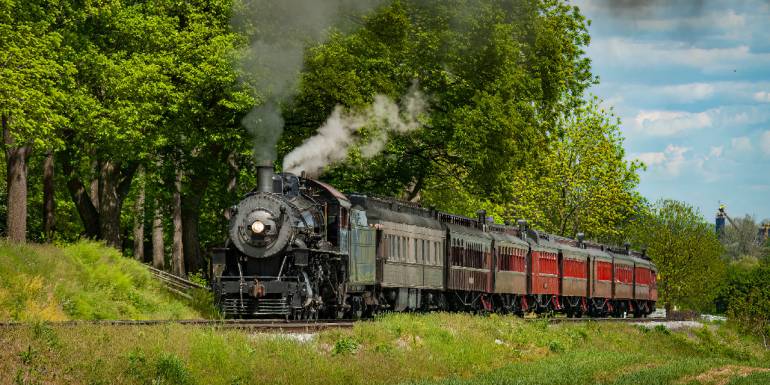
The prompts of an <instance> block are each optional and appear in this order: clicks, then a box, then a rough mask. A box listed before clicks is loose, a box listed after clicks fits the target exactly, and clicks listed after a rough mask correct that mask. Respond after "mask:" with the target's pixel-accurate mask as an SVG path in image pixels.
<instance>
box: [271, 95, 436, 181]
mask: <svg viewBox="0 0 770 385" xmlns="http://www.w3.org/2000/svg"><path fill="white" fill-rule="evenodd" d="M401 104H402V107H401V108H400V107H399V106H398V104H396V103H395V102H394V101H393V100H391V99H390V98H388V97H387V96H385V95H376V96H375V97H374V103H372V104H371V105H369V106H368V107H366V108H365V109H363V110H361V111H346V110H345V109H344V108H343V107H342V106H339V105H338V106H336V107H335V108H334V111H332V113H331V115H329V117H328V118H327V119H326V122H325V123H324V125H323V126H321V127H320V128H319V129H318V134H316V135H315V136H312V137H310V138H308V139H306V140H305V141H304V142H303V143H302V145H301V146H299V147H297V148H295V149H294V150H293V151H292V152H290V153H289V154H287V155H286V157H284V158H283V170H284V171H286V172H290V173H293V174H299V173H300V172H302V171H305V173H306V174H307V175H308V176H311V177H312V176H318V175H319V174H320V173H321V171H323V169H324V167H326V166H328V165H330V164H332V163H335V162H340V161H342V160H345V158H347V156H348V151H349V150H350V148H351V147H352V146H354V145H355V146H358V147H359V148H360V151H361V155H362V156H363V157H364V158H371V157H373V156H375V155H377V154H379V153H380V152H381V151H382V150H383V149H384V148H385V143H387V141H388V137H389V136H390V135H391V134H404V133H407V132H411V131H414V130H416V129H418V128H420V127H421V125H420V122H419V121H418V117H419V116H420V115H422V114H423V113H424V112H425V109H426V106H427V104H426V102H425V99H424V96H423V94H422V92H420V91H419V90H418V88H417V86H416V84H415V85H413V86H412V88H411V89H410V91H409V93H407V94H406V95H405V96H404V97H403V98H402V100H401ZM365 127H366V128H371V129H372V130H373V133H374V136H373V138H370V139H367V140H365V139H364V138H362V136H360V135H358V134H359V133H360V131H361V129H362V128H365Z"/></svg>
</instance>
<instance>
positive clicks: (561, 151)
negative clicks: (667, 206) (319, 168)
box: [425, 101, 642, 240]
mask: <svg viewBox="0 0 770 385" xmlns="http://www.w3.org/2000/svg"><path fill="white" fill-rule="evenodd" d="M564 115H565V116H563V117H561V118H560V119H559V120H558V122H557V127H558V128H559V132H560V133H561V135H559V136H557V137H556V138H554V139H553V140H552V141H551V142H550V145H549V146H548V147H546V148H544V149H543V153H542V155H541V156H540V157H537V158H533V159H532V160H531V161H530V162H528V163H527V164H525V165H524V166H523V167H521V168H519V169H515V170H512V171H510V172H509V173H508V175H510V176H509V179H508V182H507V183H505V187H506V188H507V189H508V191H509V195H510V196H511V197H512V198H511V200H510V201H508V202H504V203H500V204H495V203H493V202H477V203H475V204H477V206H476V207H475V208H473V207H467V206H466V207H464V205H466V203H461V204H460V206H459V207H452V209H453V210H454V211H458V212H465V213H468V212H469V211H471V212H472V210H477V209H479V208H481V207H484V208H486V209H487V212H488V213H490V214H493V215H494V216H497V218H498V219H511V220H512V219H518V218H524V219H527V220H528V221H529V222H530V224H531V225H533V226H534V227H536V228H539V229H541V230H545V231H548V232H550V233H554V234H559V235H562V236H568V237H574V236H575V235H576V234H577V233H578V232H583V233H585V234H586V235H587V236H589V237H592V238H595V239H602V240H608V239H613V240H614V239H617V238H620V237H622V233H623V231H624V226H625V225H626V224H627V223H628V221H629V220H630V219H631V218H632V217H633V216H634V215H636V213H637V211H638V209H639V207H640V206H641V203H642V202H641V200H642V198H641V196H640V195H639V194H638V193H637V192H636V191H635V190H634V189H635V188H636V186H637V184H638V183H639V176H638V174H637V170H638V169H639V168H640V167H641V164H640V163H638V162H634V161H631V162H629V161H626V160H625V159H624V156H625V151H624V149H623V138H622V136H621V132H620V128H619V127H618V124H617V121H616V120H613V119H612V117H611V116H609V115H607V114H606V113H605V112H604V111H602V110H600V109H599V107H598V105H597V104H596V103H595V101H592V102H589V103H586V104H584V105H582V106H579V107H577V108H575V109H574V110H573V111H569V112H567V113H565V114H564ZM455 182H456V181H455V180H451V179H450V180H433V181H432V183H433V188H432V189H431V190H430V191H429V192H426V196H425V197H426V201H428V202H435V203H433V204H438V203H439V202H441V201H444V200H446V199H448V197H447V195H452V194H455V193H456V191H458V190H462V185H458V184H457V183H455ZM440 189H447V190H448V191H442V192H441V193H439V194H435V193H436V192H438V191H441V190H440ZM463 200H464V201H465V202H472V201H473V200H467V199H466V198H465V197H464V199H463ZM450 201H451V200H450Z"/></svg>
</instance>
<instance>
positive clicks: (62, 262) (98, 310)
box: [0, 241, 200, 321]
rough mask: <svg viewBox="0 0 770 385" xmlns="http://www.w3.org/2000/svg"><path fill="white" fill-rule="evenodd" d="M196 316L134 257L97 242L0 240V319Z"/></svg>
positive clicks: (196, 315)
mask: <svg viewBox="0 0 770 385" xmlns="http://www.w3.org/2000/svg"><path fill="white" fill-rule="evenodd" d="M199 317H200V316H199V314H198V312H196V311H195V310H194V309H192V308H191V307H190V306H189V305H188V304H187V303H185V302H184V301H182V300H180V299H177V298H176V297H173V296H172V295H170V294H168V293H167V292H166V291H165V289H163V287H161V286H160V284H159V283H157V282H156V281H155V280H154V279H153V278H152V277H151V276H150V274H149V273H148V272H147V271H146V270H145V269H144V267H143V266H141V264H140V263H138V262H136V261H134V260H131V259H128V258H125V257H123V256H122V255H121V254H120V252H118V251H117V250H114V249H111V248H107V247H104V246H102V245H101V244H99V243H95V242H80V243H76V244H72V245H67V246H53V245H13V244H10V243H8V242H5V241H0V321H8V320H13V321H36V320H47V321H60V320H92V319H169V318H170V319H181V318H199Z"/></svg>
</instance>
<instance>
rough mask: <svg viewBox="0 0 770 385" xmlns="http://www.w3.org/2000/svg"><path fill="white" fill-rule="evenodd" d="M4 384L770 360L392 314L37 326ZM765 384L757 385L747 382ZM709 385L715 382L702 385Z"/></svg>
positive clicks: (526, 374)
mask: <svg viewBox="0 0 770 385" xmlns="http://www.w3.org/2000/svg"><path fill="white" fill-rule="evenodd" d="M0 346H4V347H5V348H4V349H3V350H0V383H13V381H15V378H16V376H21V377H22V378H23V379H25V381H27V382H26V383H35V382H36V381H38V382H44V380H45V381H47V382H51V383H72V384H76V385H77V384H187V385H196V384H212V385H219V384H221V385H231V384H244V385H245V384H296V385H303V384H330V385H331V384H396V383H406V384H565V385H566V384H701V383H704V382H703V381H701V380H700V379H702V378H704V377H703V376H704V375H705V376H706V377H705V378H711V377H710V376H712V374H711V373H713V376H715V378H716V376H721V377H719V378H721V379H723V380H724V382H722V381H721V380H720V381H717V382H714V383H728V381H736V383H739V384H752V383H763V382H761V381H764V380H765V379H767V378H768V377H767V373H766V372H762V371H759V370H758V369H762V368H766V367H770V357H768V355H767V354H766V351H765V350H764V348H763V347H762V345H761V342H758V341H756V340H754V339H752V337H746V336H742V335H740V334H738V333H737V332H736V331H735V330H734V329H733V328H732V327H731V326H729V325H714V326H710V329H709V330H706V331H702V330H700V331H699V330H697V329H690V330H684V331H672V332H663V331H661V330H647V329H643V328H637V327H634V326H632V325H625V324H598V323H585V324H569V325H549V324H547V323H543V322H525V321H523V320H520V319H517V318H513V317H497V316H491V317H475V316H470V315H465V314H442V313H439V314H427V315H414V314H392V315H386V316H382V317H380V318H378V319H377V320H375V321H371V322H363V323H359V324H357V325H356V326H355V327H354V328H353V329H346V330H328V331H325V332H322V333H319V334H317V335H315V336H314V337H313V338H312V339H310V340H309V341H302V340H298V339H297V338H290V337H287V336H285V335H273V334H247V333H244V332H239V331H222V330H216V329H211V328H205V327H184V326H178V325H163V326H153V327H136V326H122V327H107V326H76V327H54V328H52V327H51V326H48V325H45V324H38V325H29V326H26V327H22V328H16V329H13V330H8V329H3V330H1V331H0ZM750 381H759V382H750ZM706 383H707V382H706Z"/></svg>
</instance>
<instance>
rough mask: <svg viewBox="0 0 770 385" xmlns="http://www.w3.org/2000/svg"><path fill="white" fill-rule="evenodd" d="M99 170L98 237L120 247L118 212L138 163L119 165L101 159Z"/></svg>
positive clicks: (108, 243)
mask: <svg viewBox="0 0 770 385" xmlns="http://www.w3.org/2000/svg"><path fill="white" fill-rule="evenodd" d="M100 164H101V169H100V172H99V237H100V238H101V239H103V240H104V241H105V242H106V243H107V245H109V246H112V247H115V248H119V247H120V212H121V209H122V207H123V200H124V199H125V198H126V195H128V190H129V189H130V188H131V181H132V180H133V178H134V174H135V173H136V169H137V168H138V166H139V165H138V163H132V164H129V166H127V167H121V164H120V163H119V162H115V161H112V160H105V161H101V162H100Z"/></svg>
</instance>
